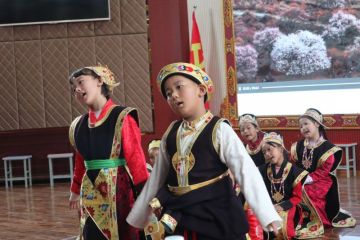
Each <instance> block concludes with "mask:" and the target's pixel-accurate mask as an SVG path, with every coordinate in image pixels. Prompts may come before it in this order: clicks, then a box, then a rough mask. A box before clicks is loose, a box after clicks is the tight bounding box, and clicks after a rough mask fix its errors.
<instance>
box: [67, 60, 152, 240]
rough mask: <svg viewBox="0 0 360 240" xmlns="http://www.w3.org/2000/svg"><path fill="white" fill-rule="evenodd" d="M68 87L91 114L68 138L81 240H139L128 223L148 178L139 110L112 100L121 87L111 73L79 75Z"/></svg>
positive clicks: (99, 70)
mask: <svg viewBox="0 0 360 240" xmlns="http://www.w3.org/2000/svg"><path fill="white" fill-rule="evenodd" d="M69 81H70V84H71V89H72V91H73V94H74V95H75V97H76V99H77V100H78V101H79V102H80V103H82V104H85V105H86V106H87V107H88V109H89V112H88V113H86V114H84V115H82V116H79V117H77V118H76V119H75V120H74V121H73V122H72V123H71V126H70V132H69V138H70V142H71V144H72V145H73V146H74V148H75V150H76V157H75V172H74V177H73V181H72V183H71V195H70V199H69V202H70V203H69V204H70V208H73V209H75V208H79V207H80V212H81V220H80V227H81V232H80V237H81V239H85V240H92V239H94V240H102V239H104V240H105V239H108V240H113V239H114V240H115V239H122V240H130V239H138V237H139V231H138V230H137V229H135V228H133V227H131V226H130V225H128V224H127V223H126V221H125V218H126V216H127V215H128V213H129V212H130V209H131V206H132V205H133V203H134V199H135V195H136V193H137V192H139V191H140V189H141V188H142V186H143V184H144V183H145V182H146V180H147V178H148V176H149V174H148V172H147V170H146V165H145V157H144V153H143V151H142V147H141V136H140V129H139V122H138V114H137V110H136V109H134V108H129V107H122V106H118V105H116V104H115V103H113V101H112V100H111V99H110V94H111V92H112V90H113V88H114V87H116V86H118V85H119V83H116V82H115V79H114V75H113V73H112V72H111V71H110V69H109V68H107V67H104V66H94V67H84V68H81V69H78V70H76V71H75V72H73V73H72V74H71V75H70V78H69Z"/></svg>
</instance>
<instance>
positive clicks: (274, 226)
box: [266, 222, 279, 235]
mask: <svg viewBox="0 0 360 240" xmlns="http://www.w3.org/2000/svg"><path fill="white" fill-rule="evenodd" d="M278 227H279V226H278V225H277V223H276V222H272V223H270V224H269V225H267V227H266V228H267V229H268V230H269V231H270V232H273V233H274V234H275V235H277V234H278V232H279V231H278Z"/></svg>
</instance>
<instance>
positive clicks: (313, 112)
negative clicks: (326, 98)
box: [299, 108, 327, 128]
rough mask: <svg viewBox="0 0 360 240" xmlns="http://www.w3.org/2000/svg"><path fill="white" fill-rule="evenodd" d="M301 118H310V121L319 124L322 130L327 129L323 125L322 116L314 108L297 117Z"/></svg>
mask: <svg viewBox="0 0 360 240" xmlns="http://www.w3.org/2000/svg"><path fill="white" fill-rule="evenodd" d="M303 117H310V118H311V119H312V120H314V121H315V122H317V123H318V124H320V125H321V126H323V127H324V128H327V127H326V126H325V125H324V123H323V121H324V117H323V115H322V114H321V113H320V111H319V110H317V109H315V108H309V109H307V110H306V112H305V113H304V114H303V115H301V116H300V117H299V119H300V118H303Z"/></svg>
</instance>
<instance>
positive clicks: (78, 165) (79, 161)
mask: <svg viewBox="0 0 360 240" xmlns="http://www.w3.org/2000/svg"><path fill="white" fill-rule="evenodd" d="M84 174H85V165H84V158H83V156H81V154H80V153H79V152H78V151H76V153H75V169H74V177H73V180H72V182H71V187H70V191H71V192H73V193H76V194H80V187H81V181H82V179H83V177H84Z"/></svg>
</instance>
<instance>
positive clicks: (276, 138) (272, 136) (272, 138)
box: [263, 132, 286, 150]
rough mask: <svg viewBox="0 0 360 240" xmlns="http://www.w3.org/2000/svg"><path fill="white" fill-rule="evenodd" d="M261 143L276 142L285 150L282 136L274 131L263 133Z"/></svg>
mask: <svg viewBox="0 0 360 240" xmlns="http://www.w3.org/2000/svg"><path fill="white" fill-rule="evenodd" d="M263 143H276V144H279V145H280V146H282V147H283V148H284V149H285V150H286V148H285V146H284V140H283V138H282V137H281V135H280V134H277V133H276V132H269V133H265V135H264V138H263Z"/></svg>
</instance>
